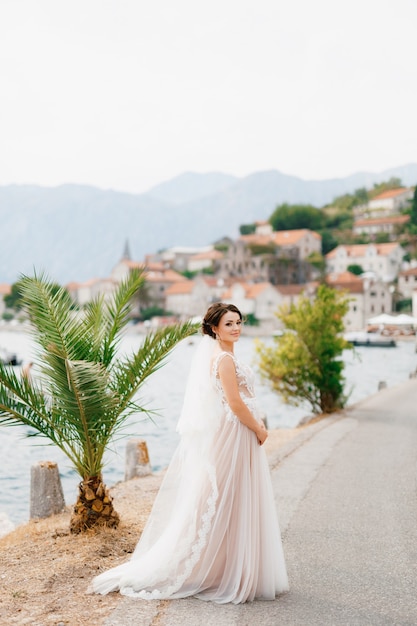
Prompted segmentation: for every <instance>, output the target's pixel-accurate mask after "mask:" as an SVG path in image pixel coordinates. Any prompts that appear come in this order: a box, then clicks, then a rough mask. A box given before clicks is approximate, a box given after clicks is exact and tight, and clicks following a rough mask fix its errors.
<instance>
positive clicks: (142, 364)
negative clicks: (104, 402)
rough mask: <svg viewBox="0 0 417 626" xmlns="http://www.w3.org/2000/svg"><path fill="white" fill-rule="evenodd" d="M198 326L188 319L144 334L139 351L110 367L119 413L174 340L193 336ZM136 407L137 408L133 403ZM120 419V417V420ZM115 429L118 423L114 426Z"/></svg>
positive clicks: (163, 356)
mask: <svg viewBox="0 0 417 626" xmlns="http://www.w3.org/2000/svg"><path fill="white" fill-rule="evenodd" d="M197 330H198V327H197V326H196V325H195V324H192V323H191V322H188V323H185V324H182V325H174V326H168V327H166V328H162V329H158V330H156V331H155V332H154V333H151V334H149V335H147V336H146V337H145V339H144V342H143V344H142V345H141V347H140V348H139V350H138V351H137V352H136V353H135V354H133V355H132V356H130V357H125V358H124V359H123V360H120V361H116V362H115V364H114V366H113V368H112V372H111V374H112V381H111V387H112V388H113V389H114V391H115V393H116V395H117V396H118V397H119V399H120V405H119V412H120V413H121V414H124V413H125V411H126V410H127V409H128V407H129V403H131V402H132V398H133V397H134V395H135V394H136V392H137V391H138V389H139V387H140V386H141V385H142V383H143V382H144V381H145V380H146V379H147V378H148V377H149V376H150V375H151V374H153V373H154V372H156V371H157V370H158V369H159V368H160V367H162V365H163V364H164V362H165V359H166V357H167V356H168V354H169V353H170V352H171V350H172V349H173V348H174V347H175V346H176V345H177V343H178V342H179V341H181V340H183V339H185V338H187V337H189V336H191V335H194V334H195V333H196V332H197ZM135 408H136V410H137V409H138V407H137V405H136V403H135ZM121 421H122V420H120V422H121ZM114 427H115V428H118V424H115V425H114Z"/></svg>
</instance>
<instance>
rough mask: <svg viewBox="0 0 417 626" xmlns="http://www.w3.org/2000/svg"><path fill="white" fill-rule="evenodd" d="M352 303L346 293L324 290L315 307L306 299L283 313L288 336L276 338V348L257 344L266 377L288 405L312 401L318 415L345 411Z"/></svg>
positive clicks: (318, 293)
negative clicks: (344, 355)
mask: <svg viewBox="0 0 417 626" xmlns="http://www.w3.org/2000/svg"><path fill="white" fill-rule="evenodd" d="M348 303H349V299H348V297H347V296H346V295H345V294H344V293H343V292H341V291H337V290H335V289H332V288H330V287H328V286H327V285H320V286H319V288H318V290H317V295H316V298H315V300H314V301H313V302H311V301H310V299H309V298H307V297H306V296H303V297H302V298H300V300H299V303H298V304H297V305H294V306H292V307H290V308H288V307H286V308H281V309H280V310H279V311H278V313H277V317H278V318H279V319H280V320H281V321H282V322H283V323H284V326H285V328H286V329H287V332H284V333H283V334H282V335H281V336H279V337H275V338H274V343H275V345H274V346H272V347H271V346H267V345H266V344H263V343H259V344H258V346H257V353H258V358H259V367H260V371H261V374H262V376H263V377H264V378H265V379H267V380H268V381H269V382H270V384H271V386H272V388H273V389H274V390H275V391H277V392H278V393H279V394H280V395H281V396H282V397H283V398H284V400H285V401H287V402H288V403H290V404H294V405H298V404H300V402H302V401H307V402H309V403H310V405H311V408H312V410H313V412H314V413H330V412H332V411H336V410H337V409H339V408H341V407H343V406H344V404H345V402H346V397H345V395H344V383H345V379H344V377H343V368H344V363H343V360H342V353H343V350H345V349H347V348H351V347H352V346H351V344H349V343H348V342H346V341H345V340H344V339H343V337H342V332H343V330H344V323H343V317H344V316H345V315H346V313H347V311H348V308H349V304H348Z"/></svg>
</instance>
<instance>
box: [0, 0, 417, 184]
mask: <svg viewBox="0 0 417 626" xmlns="http://www.w3.org/2000/svg"><path fill="white" fill-rule="evenodd" d="M416 24H417V2H416V0H395V2H394V0H285V1H283V0H250V1H249V0H210V2H207V1H206V2H201V1H199V0H71V1H66V0H0V73H1V83H0V89H1V91H0V94H1V95H0V184H2V185H4V184H10V183H36V184H40V185H46V186H55V185H58V184H61V183H85V184H91V185H96V186H99V187H102V188H113V189H117V190H122V191H130V192H141V191H145V190H147V189H148V188H149V187H151V186H152V185H154V184H157V183H159V182H161V181H163V180H167V179H169V178H172V177H174V176H176V175H178V174H180V173H183V172H185V171H196V172H209V171H222V172H225V173H230V174H235V175H237V176H243V175H246V174H249V173H253V172H255V171H260V170H266V169H278V170H280V171H282V172H284V173H287V174H293V175H296V176H300V177H301V178H306V179H324V178H333V177H338V176H342V177H343V176H347V175H349V174H351V173H354V172H357V171H361V170H367V171H374V172H377V171H381V170H383V169H386V168H390V167H395V166H398V165H404V164H406V163H410V162H416V161H417V120H416V118H417V37H416Z"/></svg>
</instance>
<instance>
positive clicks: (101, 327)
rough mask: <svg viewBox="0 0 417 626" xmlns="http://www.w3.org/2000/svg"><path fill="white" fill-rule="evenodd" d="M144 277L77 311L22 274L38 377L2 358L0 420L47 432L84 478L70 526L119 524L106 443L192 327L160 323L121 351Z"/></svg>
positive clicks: (33, 432)
mask: <svg viewBox="0 0 417 626" xmlns="http://www.w3.org/2000/svg"><path fill="white" fill-rule="evenodd" d="M144 280H145V279H144V276H143V274H142V273H141V272H139V271H136V272H133V273H132V274H131V275H130V276H129V278H128V279H127V280H126V281H124V282H123V283H122V284H121V285H120V286H119V288H118V289H117V291H116V293H115V294H114V297H113V299H112V300H111V301H105V300H104V299H103V298H102V297H101V298H98V299H96V300H95V301H94V302H92V303H91V304H90V305H89V306H88V307H87V308H86V309H85V311H84V312H82V313H80V312H77V311H74V308H73V306H72V302H71V299H70V297H69V295H68V292H67V291H66V290H65V289H60V290H59V291H54V289H53V287H54V283H52V282H51V281H49V280H48V278H47V277H45V276H44V275H40V276H36V275H35V276H34V277H27V276H23V277H22V279H21V281H20V289H21V293H22V298H23V302H24V307H25V309H26V310H27V313H28V315H29V319H30V322H31V327H32V334H33V337H34V340H35V342H36V344H37V346H38V351H37V357H36V359H37V363H38V367H39V369H40V373H41V376H40V378H39V381H38V382H36V381H33V380H31V378H30V377H25V376H22V377H19V376H17V375H16V373H15V372H14V371H13V370H12V368H8V367H7V366H4V365H2V364H0V424H5V425H18V424H24V425H25V426H28V427H29V428H30V431H29V435H30V436H37V435H41V436H43V437H46V438H47V439H49V440H50V441H51V442H52V443H54V444H55V445H57V446H58V447H59V448H60V449H61V450H62V451H63V452H64V453H65V454H66V455H67V457H68V458H69V460H70V461H71V464H72V465H73V466H74V468H75V470H76V471H77V473H78V474H79V475H80V477H81V482H80V484H79V493H78V499H77V502H76V504H75V506H74V510H73V514H72V517H71V522H70V528H71V531H72V532H74V533H77V532H81V531H84V530H86V529H87V528H90V527H92V526H96V525H104V526H108V527H116V526H117V525H118V523H119V516H118V515H117V513H116V511H115V510H114V508H113V505H112V500H111V497H110V495H109V492H108V490H107V488H106V486H105V484H104V482H103V479H102V469H103V455H104V452H105V450H106V447H107V446H108V444H109V442H110V440H111V439H112V438H114V436H115V434H116V433H117V432H119V431H120V429H121V427H122V426H123V425H124V424H125V421H126V419H127V418H128V417H129V416H131V415H133V414H136V413H138V412H145V413H147V412H146V410H145V409H144V408H143V407H142V406H139V405H138V404H137V402H135V395H136V393H137V391H138V389H139V387H140V386H141V384H142V383H143V382H144V381H145V379H146V378H148V376H150V375H151V374H152V373H153V372H155V371H156V370H157V369H159V367H161V365H162V364H163V361H164V359H165V357H166V356H167V355H168V353H169V352H170V351H171V350H172V348H173V347H174V346H175V345H176V344H177V343H178V342H179V341H181V340H182V339H184V338H185V337H188V336H189V335H192V334H193V333H195V332H196V327H195V326H193V325H192V324H191V323H186V324H182V325H174V326H170V327H167V328H163V329H159V330H157V331H155V332H153V333H151V334H148V335H147V336H146V337H145V339H144V341H143V343H142V345H141V347H140V348H139V350H138V351H137V352H135V353H133V354H131V355H130V356H120V354H118V350H117V349H118V346H119V342H120V339H121V333H122V331H123V329H124V328H125V326H126V324H127V323H128V321H129V312H130V310H131V301H132V297H133V296H134V294H135V293H136V292H137V291H138V289H139V288H140V287H141V286H142V285H143V283H144Z"/></svg>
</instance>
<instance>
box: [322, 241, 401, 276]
mask: <svg viewBox="0 0 417 626" xmlns="http://www.w3.org/2000/svg"><path fill="white" fill-rule="evenodd" d="M404 256H405V250H404V248H403V247H402V246H401V245H400V244H399V243H396V242H392V243H379V244H377V243H368V244H354V245H339V246H337V247H336V248H334V250H332V251H331V252H329V253H328V254H326V264H327V272H328V273H329V274H341V273H342V272H346V271H347V269H348V267H349V265H360V266H361V268H362V269H363V271H364V272H372V273H373V274H374V276H375V277H376V278H379V279H381V280H383V281H384V282H391V281H393V280H394V279H395V278H396V277H397V275H398V273H399V271H400V270H401V265H402V261H403V258H404Z"/></svg>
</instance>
